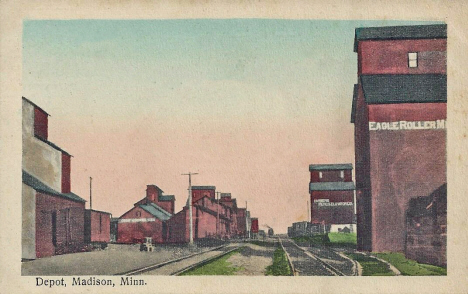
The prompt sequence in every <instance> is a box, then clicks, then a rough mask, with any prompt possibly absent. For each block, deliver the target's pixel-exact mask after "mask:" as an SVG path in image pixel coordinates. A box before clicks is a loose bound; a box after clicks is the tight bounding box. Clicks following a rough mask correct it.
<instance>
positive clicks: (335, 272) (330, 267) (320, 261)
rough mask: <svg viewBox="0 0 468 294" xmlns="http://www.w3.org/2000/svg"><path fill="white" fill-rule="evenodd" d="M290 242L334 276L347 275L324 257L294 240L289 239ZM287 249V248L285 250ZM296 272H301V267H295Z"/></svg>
mask: <svg viewBox="0 0 468 294" xmlns="http://www.w3.org/2000/svg"><path fill="white" fill-rule="evenodd" d="M288 242H290V243H292V244H293V245H294V246H295V247H297V248H298V249H299V250H301V251H302V252H303V253H304V254H305V255H306V256H308V257H309V258H310V259H312V260H314V261H316V264H320V265H321V266H322V267H323V268H324V269H325V270H326V271H327V272H328V273H330V274H331V275H333V276H346V275H345V274H344V273H343V272H342V271H340V270H339V269H337V268H336V267H334V266H333V265H331V264H329V263H328V262H326V261H324V260H323V259H322V258H320V257H319V256H317V255H316V254H314V253H312V252H310V251H308V250H306V249H303V248H301V247H299V245H297V244H296V243H295V242H294V241H293V240H291V239H289V240H288ZM285 251H286V250H285ZM295 272H299V273H300V268H298V267H297V266H296V267H295ZM299 273H296V274H295V275H298V274H299Z"/></svg>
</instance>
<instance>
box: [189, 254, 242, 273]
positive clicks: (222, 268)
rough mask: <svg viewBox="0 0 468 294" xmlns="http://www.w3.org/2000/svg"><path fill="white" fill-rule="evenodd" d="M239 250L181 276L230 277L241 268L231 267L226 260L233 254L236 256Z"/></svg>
mask: <svg viewBox="0 0 468 294" xmlns="http://www.w3.org/2000/svg"><path fill="white" fill-rule="evenodd" d="M240 250H241V248H239V249H237V250H234V251H232V252H230V253H228V254H226V255H224V256H221V257H219V258H217V259H215V260H213V261H211V262H209V263H207V264H204V265H201V266H197V267H195V268H193V269H191V270H189V271H186V272H185V273H182V274H181V276H232V275H235V273H236V272H237V271H238V270H240V269H241V268H237V267H233V266H232V265H231V263H230V262H228V261H227V260H228V259H229V257H231V256H233V255H234V254H238V253H239V252H240Z"/></svg>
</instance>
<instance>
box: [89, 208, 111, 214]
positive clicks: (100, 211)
mask: <svg viewBox="0 0 468 294" xmlns="http://www.w3.org/2000/svg"><path fill="white" fill-rule="evenodd" d="M85 211H94V212H98V213H105V214H108V215H112V213H110V212H106V211H102V210H96V209H85Z"/></svg>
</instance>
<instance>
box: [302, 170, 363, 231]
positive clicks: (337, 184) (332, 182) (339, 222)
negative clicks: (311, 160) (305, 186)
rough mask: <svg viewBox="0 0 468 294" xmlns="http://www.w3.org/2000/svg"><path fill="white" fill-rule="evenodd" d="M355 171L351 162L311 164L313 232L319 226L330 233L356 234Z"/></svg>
mask: <svg viewBox="0 0 468 294" xmlns="http://www.w3.org/2000/svg"><path fill="white" fill-rule="evenodd" d="M352 169H353V166H352V164H350V163H346V164H311V165H309V171H310V184H309V192H310V203H311V208H310V209H311V217H312V220H311V223H312V224H313V225H314V228H312V227H311V228H310V230H311V231H313V230H314V229H315V231H317V230H320V228H318V225H321V226H322V227H321V228H325V229H326V232H340V231H341V230H343V229H345V230H349V231H354V232H355V231H356V225H355V223H354V189H355V187H354V183H353V180H352ZM317 228H318V229H317Z"/></svg>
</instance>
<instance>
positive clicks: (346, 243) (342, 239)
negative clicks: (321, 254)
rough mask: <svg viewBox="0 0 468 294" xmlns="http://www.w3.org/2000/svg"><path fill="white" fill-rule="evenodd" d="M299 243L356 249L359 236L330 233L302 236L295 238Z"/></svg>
mask: <svg viewBox="0 0 468 294" xmlns="http://www.w3.org/2000/svg"><path fill="white" fill-rule="evenodd" d="M293 240H294V241H296V242H297V243H308V244H309V245H312V246H314V245H315V246H335V247H349V248H356V244H357V234H355V233H328V234H315V235H312V236H301V237H295V238H293Z"/></svg>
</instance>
